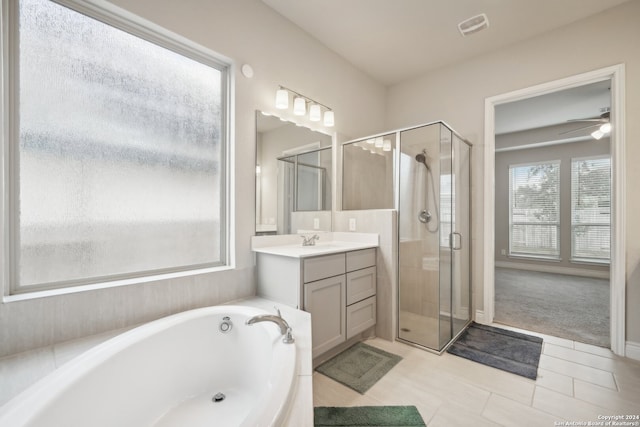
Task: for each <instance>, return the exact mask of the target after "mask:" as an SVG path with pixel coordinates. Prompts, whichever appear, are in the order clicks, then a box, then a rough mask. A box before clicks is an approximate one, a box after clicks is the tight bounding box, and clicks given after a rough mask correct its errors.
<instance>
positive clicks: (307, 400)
mask: <svg viewBox="0 0 640 427" xmlns="http://www.w3.org/2000/svg"><path fill="white" fill-rule="evenodd" d="M228 304H231V305H246V306H249V307H256V308H261V309H263V310H266V311H269V312H274V313H275V309H274V306H275V305H277V306H278V308H279V309H280V310H281V312H282V316H283V317H284V318H285V320H287V322H288V323H289V325H290V326H291V328H292V329H293V334H294V337H295V339H296V343H295V345H296V347H297V350H298V356H297V366H296V371H297V372H296V382H295V390H294V393H295V395H294V398H293V401H292V402H291V405H290V408H291V409H290V413H289V417H288V419H287V424H285V427H297V426H304V427H306V426H309V427H311V426H313V397H312V390H313V385H312V374H313V370H312V361H311V316H310V315H309V314H308V313H305V312H303V311H299V310H295V309H292V308H289V307H286V306H282V305H279V304H275V303H274V302H273V301H269V300H265V299H263V298H257V297H253V298H248V299H243V300H238V301H232V302H229V303H228ZM274 327H275V325H274ZM128 329H130V328H126V329H121V330H117V331H110V332H108V333H103V334H99V335H94V336H90V337H87V338H82V339H78V340H73V341H69V342H64V343H59V344H56V345H52V346H48V347H44V348H41V349H36V350H32V351H28V352H24V353H20V354H17V355H13V356H10V357H5V358H3V359H0V384H2V387H0V405H3V404H5V403H6V402H7V401H9V400H10V399H11V398H13V397H14V396H16V395H17V394H19V393H20V392H22V391H24V390H25V389H26V388H28V387H29V386H31V385H32V384H33V383H35V382H36V381H38V380H39V379H41V378H43V377H44V376H46V375H48V374H49V373H51V372H53V371H54V370H55V369H57V368H58V367H60V366H62V364H64V363H66V362H68V361H70V360H72V359H73V358H74V357H76V356H78V355H80V354H81V353H83V352H85V351H87V350H89V349H90V348H91V347H93V346H96V345H98V344H100V343H102V342H104V341H106V340H108V339H110V338H112V337H114V336H116V335H118V334H120V333H122V332H125V331H126V330H128Z"/></svg>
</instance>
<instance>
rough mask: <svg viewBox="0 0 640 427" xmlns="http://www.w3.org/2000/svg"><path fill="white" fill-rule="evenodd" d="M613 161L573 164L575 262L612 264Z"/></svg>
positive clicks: (576, 161) (596, 159)
mask: <svg viewBox="0 0 640 427" xmlns="http://www.w3.org/2000/svg"><path fill="white" fill-rule="evenodd" d="M610 244H611V159H610V158H609V157H608V156H607V157H591V158H582V159H572V160H571V259H572V261H582V262H595V263H605V264H608V263H609V259H610Z"/></svg>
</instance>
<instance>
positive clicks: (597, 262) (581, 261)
mask: <svg viewBox="0 0 640 427" xmlns="http://www.w3.org/2000/svg"><path fill="white" fill-rule="evenodd" d="M569 262H570V263H572V264H585V265H601V266H603V267H609V265H610V264H611V262H610V261H609V260H597V259H586V258H572V259H570V260H569Z"/></svg>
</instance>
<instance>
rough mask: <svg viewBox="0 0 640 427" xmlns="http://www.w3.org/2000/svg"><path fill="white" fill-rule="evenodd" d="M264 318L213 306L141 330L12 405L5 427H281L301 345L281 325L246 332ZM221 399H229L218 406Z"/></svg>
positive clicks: (1, 412)
mask: <svg viewBox="0 0 640 427" xmlns="http://www.w3.org/2000/svg"><path fill="white" fill-rule="evenodd" d="M262 313H265V311H263V310H260V309H257V308H252V307H244V306H215V307H208V308H204V309H197V310H191V311H187V312H184V313H180V314H176V315H173V316H169V317H166V318H164V319H160V320H157V321H154V322H151V323H148V324H146V325H143V326H140V327H138V328H135V329H133V330H131V331H129V332H126V333H124V334H122V335H119V336H117V337H115V338H113V339H111V340H109V341H106V342H104V343H103V344H100V345H98V346H96V347H94V348H92V349H91V350H89V351H87V352H86V353H83V354H82V355H80V356H78V357H77V358H75V359H73V360H72V361H71V362H69V363H67V364H65V365H63V366H62V367H61V368H59V369H57V370H56V371H54V372H53V373H51V374H50V375H49V376H47V377H45V378H43V379H42V380H41V381H39V382H37V383H36V384H34V385H33V386H32V387H30V388H28V389H27V390H25V392H23V393H21V394H20V395H18V396H16V397H15V398H14V399H12V400H11V401H9V402H8V403H7V404H6V405H4V406H3V407H2V408H0V427H22V426H29V427H89V426H90V427H101V426H104V427H115V426H118V427H127V426H131V427H143V426H155V427H167V426H176V427H178V426H179V427H199V426H207V427H212V426H224V427H227V426H243V427H244V426H252V427H253V426H279V425H281V424H282V423H283V422H282V421H283V419H284V418H285V417H286V415H287V412H288V410H289V401H290V400H291V398H292V389H293V384H294V377H295V368H296V345H295V344H284V343H283V342H282V336H281V335H280V329H279V328H278V327H277V325H275V324H274V323H271V322H262V323H257V324H254V325H251V326H248V325H246V324H245V321H246V320H247V319H248V318H249V317H252V316H254V315H256V314H262ZM224 316H228V317H229V318H230V319H231V322H232V324H233V328H232V329H231V331H230V332H228V333H222V332H220V330H219V325H220V323H221V322H222V321H223V317H224ZM285 317H286V316H285ZM294 335H295V330H294ZM217 393H223V394H224V395H225V396H226V398H225V399H224V400H222V401H221V402H213V401H212V398H213V396H214V395H216V394H217Z"/></svg>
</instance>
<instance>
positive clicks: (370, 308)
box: [347, 296, 376, 339]
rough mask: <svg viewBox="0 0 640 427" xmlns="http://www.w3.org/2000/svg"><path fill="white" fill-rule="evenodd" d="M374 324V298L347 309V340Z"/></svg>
mask: <svg viewBox="0 0 640 427" xmlns="http://www.w3.org/2000/svg"><path fill="white" fill-rule="evenodd" d="M375 324H376V297H375V296H373V297H370V298H367V299H366V300H363V301H360V302H357V303H355V304H352V305H350V306H348V307H347V339H349V338H352V337H354V336H356V335H357V334H359V333H360V332H362V331H364V330H366V329H367V328H370V327H371V326H373V325H375Z"/></svg>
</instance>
